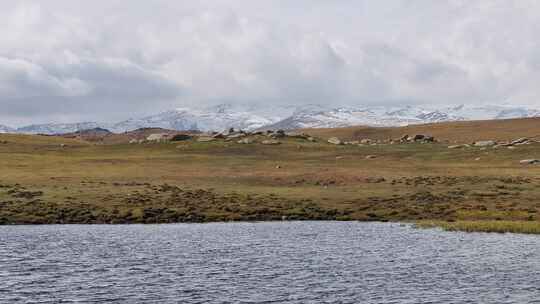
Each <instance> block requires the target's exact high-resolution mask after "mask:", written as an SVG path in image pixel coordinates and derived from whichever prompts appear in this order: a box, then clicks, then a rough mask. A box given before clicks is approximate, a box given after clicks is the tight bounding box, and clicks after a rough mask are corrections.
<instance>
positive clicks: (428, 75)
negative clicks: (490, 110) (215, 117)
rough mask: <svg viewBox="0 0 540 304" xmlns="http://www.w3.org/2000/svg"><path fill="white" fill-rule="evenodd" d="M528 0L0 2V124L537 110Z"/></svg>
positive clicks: (534, 5)
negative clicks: (230, 109)
mask: <svg viewBox="0 0 540 304" xmlns="http://www.w3.org/2000/svg"><path fill="white" fill-rule="evenodd" d="M538 34H540V2H538V1H534V0H515V1H508V0H493V1H491V0H490V1H487V0H486V1H473V2H471V1H450V0H447V1H444V0H441V1H428V0H415V1H410V0H396V1H367V0H363V1H361V0H358V1H352V0H338V1H322V0H309V1H308V0H297V1H288V0H272V1H270V0H262V1H243V0H201V1H173V0H152V1H150V0H145V1H143V0H133V1H129V2H128V1H120V0H110V1H82V0H80V1H73V0H69V1H68V0H50V1H47V2H43V1H37V0H28V1H23V2H20V1H3V2H2V3H0V45H2V48H1V49H0V106H2V112H1V113H0V122H1V123H9V124H23V123H30V122H45V121H51V120H52V121H73V120H110V119H121V118H126V117H128V116H132V115H137V114H139V113H145V112H146V113H148V112H156V111H159V110H163V109H168V108H172V107H176V106H185V105H205V104H212V103H218V102H221V101H227V102H238V103H267V104H268V103H281V104H307V103H318V104H335V105H336V106H338V105H361V104H398V103H404V102H406V103H419V104H421V103H429V104H436V103H439V104H446V103H452V104H457V103H486V102H490V103H516V104H526V105H532V106H540V102H539V98H538V97H539V95H540V92H539V90H538V88H537V82H538V80H539V79H540V74H539V71H540V69H539V66H540V55H539V53H538V52H537V50H538V49H539V45H538V44H539V41H538V39H537V37H538Z"/></svg>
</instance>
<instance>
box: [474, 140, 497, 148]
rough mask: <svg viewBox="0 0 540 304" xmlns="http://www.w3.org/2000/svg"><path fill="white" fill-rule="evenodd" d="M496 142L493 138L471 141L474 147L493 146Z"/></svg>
mask: <svg viewBox="0 0 540 304" xmlns="http://www.w3.org/2000/svg"><path fill="white" fill-rule="evenodd" d="M496 144H497V143H496V142H495V141H493V140H482V141H477V142H474V143H473V145H474V146H475V147H493V146H495V145H496Z"/></svg>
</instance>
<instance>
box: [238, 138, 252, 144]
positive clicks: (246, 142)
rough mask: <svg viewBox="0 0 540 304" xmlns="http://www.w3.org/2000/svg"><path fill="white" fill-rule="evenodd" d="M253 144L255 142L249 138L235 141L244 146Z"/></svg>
mask: <svg viewBox="0 0 540 304" xmlns="http://www.w3.org/2000/svg"><path fill="white" fill-rule="evenodd" d="M254 142H255V141H254V140H253V139H251V138H249V137H246V138H243V139H241V140H239V141H237V143H239V144H244V145H248V144H252V143H254Z"/></svg>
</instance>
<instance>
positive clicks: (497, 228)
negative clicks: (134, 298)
mask: <svg viewBox="0 0 540 304" xmlns="http://www.w3.org/2000/svg"><path fill="white" fill-rule="evenodd" d="M295 222H297V223H301V222H314V223H317V222H321V223H322V222H335V223H343V222H347V223H352V222H355V223H379V224H398V225H408V226H410V227H412V228H414V229H419V230H424V229H441V230H443V231H446V232H465V233H497V234H525V235H540V222H536V221H429V220H426V221H362V220H335V219H325V220H313V219H295V220H260V221H243V220H239V221H228V222H225V221H206V222H149V223H138V222H132V223H105V222H103V223H8V224H0V228H2V227H15V226H21V227H29V226H64V227H69V226H135V225H139V226H152V225H182V224H185V225H204V224H223V225H226V224H267V223H295Z"/></svg>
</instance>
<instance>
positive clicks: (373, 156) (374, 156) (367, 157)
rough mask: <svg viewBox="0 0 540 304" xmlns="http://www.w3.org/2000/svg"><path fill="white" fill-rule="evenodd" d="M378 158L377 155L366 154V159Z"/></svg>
mask: <svg viewBox="0 0 540 304" xmlns="http://www.w3.org/2000/svg"><path fill="white" fill-rule="evenodd" d="M375 158H377V155H368V156H366V159H375Z"/></svg>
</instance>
